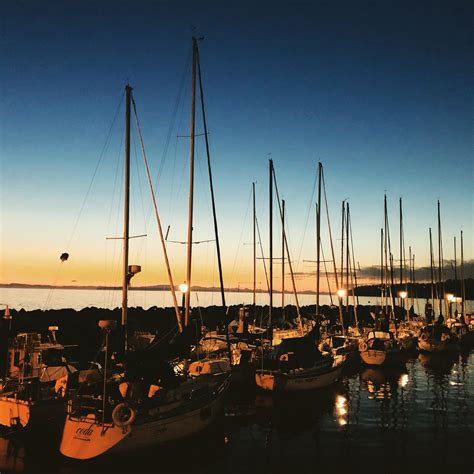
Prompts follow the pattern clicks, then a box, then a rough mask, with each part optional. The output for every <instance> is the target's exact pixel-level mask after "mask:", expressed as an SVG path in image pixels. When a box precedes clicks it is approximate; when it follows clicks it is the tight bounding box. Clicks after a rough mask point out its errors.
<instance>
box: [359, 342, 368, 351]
mask: <svg viewBox="0 0 474 474" xmlns="http://www.w3.org/2000/svg"><path fill="white" fill-rule="evenodd" d="M366 350H367V343H366V342H361V343H360V344H359V351H360V352H365V351H366Z"/></svg>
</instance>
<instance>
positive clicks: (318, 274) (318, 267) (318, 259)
mask: <svg viewBox="0 0 474 474" xmlns="http://www.w3.org/2000/svg"><path fill="white" fill-rule="evenodd" d="M322 172H323V165H322V163H321V162H319V163H318V202H317V203H316V316H317V315H318V314H319V292H320V278H321V175H322Z"/></svg>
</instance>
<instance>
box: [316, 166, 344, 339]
mask: <svg viewBox="0 0 474 474" xmlns="http://www.w3.org/2000/svg"><path fill="white" fill-rule="evenodd" d="M321 171H322V172H321V179H322V183H323V192H324V204H325V208H326V217H327V221H328V233H329V242H330V243H331V256H332V263H333V267H334V279H335V281H336V288H337V289H339V281H338V278H337V268H336V256H335V254H334V243H333V240H332V230H331V219H330V218H329V205H328V197H327V193H326V180H325V178H324V168H323V169H322V170H321ZM338 303H339V318H340V323H341V326H342V334H343V335H344V336H345V330H344V319H343V316H342V298H339V297H338Z"/></svg>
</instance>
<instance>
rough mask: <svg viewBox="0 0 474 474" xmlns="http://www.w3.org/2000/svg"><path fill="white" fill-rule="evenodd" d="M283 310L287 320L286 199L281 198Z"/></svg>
mask: <svg viewBox="0 0 474 474" xmlns="http://www.w3.org/2000/svg"><path fill="white" fill-rule="evenodd" d="M281 206H282V209H281V311H282V316H283V320H285V200H284V199H282V200H281Z"/></svg>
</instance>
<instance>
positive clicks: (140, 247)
mask: <svg viewBox="0 0 474 474" xmlns="http://www.w3.org/2000/svg"><path fill="white" fill-rule="evenodd" d="M131 129H132V142H133V150H134V158H135V160H134V165H135V170H136V178H135V181H136V186H135V187H137V188H138V192H139V195H140V203H141V208H142V209H141V210H142V216H143V226H144V229H145V234H144V235H141V236H140V237H144V236H146V232H147V230H148V229H147V228H148V225H147V219H146V218H145V205H144V200H143V191H142V187H141V177H140V166H138V154H137V140H136V136H135V133H136V132H135V129H134V128H133V127H131ZM132 205H134V203H133V200H132ZM134 207H135V205H134ZM145 243H146V239H142V240H141V242H140V243H139V244H138V249H136V257H137V259H138V258H140V256H141V254H142V252H144V248H145ZM145 262H146V260H145Z"/></svg>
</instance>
